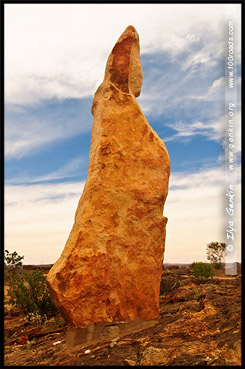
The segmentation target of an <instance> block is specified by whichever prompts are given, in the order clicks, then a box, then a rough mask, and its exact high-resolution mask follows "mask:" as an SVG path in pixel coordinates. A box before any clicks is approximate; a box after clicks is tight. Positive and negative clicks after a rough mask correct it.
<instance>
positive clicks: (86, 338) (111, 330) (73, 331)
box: [66, 319, 158, 348]
mask: <svg viewBox="0 0 245 369" xmlns="http://www.w3.org/2000/svg"><path fill="white" fill-rule="evenodd" d="M157 321H158V320H157V319H154V320H143V319H135V320H134V321H132V322H125V323H109V322H100V323H96V324H91V325H89V326H88V327H85V328H74V327H71V326H70V327H68V330H67V334H66V345H67V346H68V347H70V348H71V347H74V346H76V345H83V346H84V347H86V346H89V345H92V344H97V343H99V342H106V341H113V340H116V339H120V338H121V337H123V336H126V335H127V334H131V333H135V332H139V331H141V330H142V329H146V328H148V327H152V326H153V325H155V324H156V323H157Z"/></svg>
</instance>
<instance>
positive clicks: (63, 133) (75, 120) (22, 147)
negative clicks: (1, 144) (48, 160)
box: [5, 99, 93, 159]
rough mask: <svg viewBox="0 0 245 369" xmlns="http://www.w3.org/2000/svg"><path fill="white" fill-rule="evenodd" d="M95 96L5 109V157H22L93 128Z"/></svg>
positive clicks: (55, 100) (10, 106) (13, 106)
mask: <svg viewBox="0 0 245 369" xmlns="http://www.w3.org/2000/svg"><path fill="white" fill-rule="evenodd" d="M91 104H92V100H91V99H72V100H69V99H68V100H63V101H59V100H57V99H54V100H50V101H45V102H43V103H40V104H35V105H34V106H32V107H31V108H30V107H28V106H20V105H16V104H11V105H7V106H6V111H5V157H6V158H7V159H8V158H22V157H23V156H26V155H28V154H29V153H30V152H31V153H33V152H37V151H39V150H40V149H41V148H42V147H43V146H45V147H47V145H49V144H52V143H54V142H58V141H61V140H66V139H69V138H71V137H74V136H76V135H78V134H81V133H85V132H88V131H90V130H91V127H92V122H93V116H92V114H91Z"/></svg>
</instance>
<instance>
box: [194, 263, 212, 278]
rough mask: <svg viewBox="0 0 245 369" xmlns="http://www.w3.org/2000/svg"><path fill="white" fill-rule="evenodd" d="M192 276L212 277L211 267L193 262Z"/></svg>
mask: <svg viewBox="0 0 245 369" xmlns="http://www.w3.org/2000/svg"><path fill="white" fill-rule="evenodd" d="M191 269H192V274H193V275H194V276H195V277H197V278H208V277H213V268H212V265H210V264H208V263H203V262H195V263H193V264H192V266H191Z"/></svg>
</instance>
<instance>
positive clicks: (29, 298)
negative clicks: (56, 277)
mask: <svg viewBox="0 0 245 369" xmlns="http://www.w3.org/2000/svg"><path fill="white" fill-rule="evenodd" d="M8 295H9V297H10V299H9V302H10V303H11V304H12V305H13V306H15V307H17V308H19V309H20V310H21V311H22V312H24V313H25V315H26V316H27V317H30V322H31V318H32V317H33V316H40V317H41V318H42V320H45V319H46V318H47V317H50V316H53V315H55V314H56V313H57V312H58V311H57V308H56V306H55V305H54V303H53V301H52V300H51V297H50V294H49V291H48V288H47V284H46V278H45V277H44V275H43V274H42V272H39V271H34V272H32V273H31V272H23V273H22V276H21V277H20V276H18V275H15V276H14V277H13V278H11V279H10V281H9V290H8Z"/></svg>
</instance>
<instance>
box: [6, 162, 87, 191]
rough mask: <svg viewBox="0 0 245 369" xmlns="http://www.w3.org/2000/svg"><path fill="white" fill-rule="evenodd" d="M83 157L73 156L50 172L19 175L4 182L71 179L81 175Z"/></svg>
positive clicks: (40, 181)
mask: <svg viewBox="0 0 245 369" xmlns="http://www.w3.org/2000/svg"><path fill="white" fill-rule="evenodd" d="M84 164H85V159H84V158H83V157H78V158H73V159H72V160H70V161H69V162H67V163H66V164H65V165H64V166H62V168H60V169H58V170H55V171H53V172H51V173H48V174H46V175H42V176H37V177H35V176H31V175H29V176H26V175H21V176H19V177H15V178H8V179H7V180H6V181H5V183H6V184H7V185H9V184H12V185H13V184H31V183H42V182H50V181H54V180H64V179H68V178H69V179H71V178H74V177H78V176H81V173H82V168H83V167H84Z"/></svg>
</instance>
